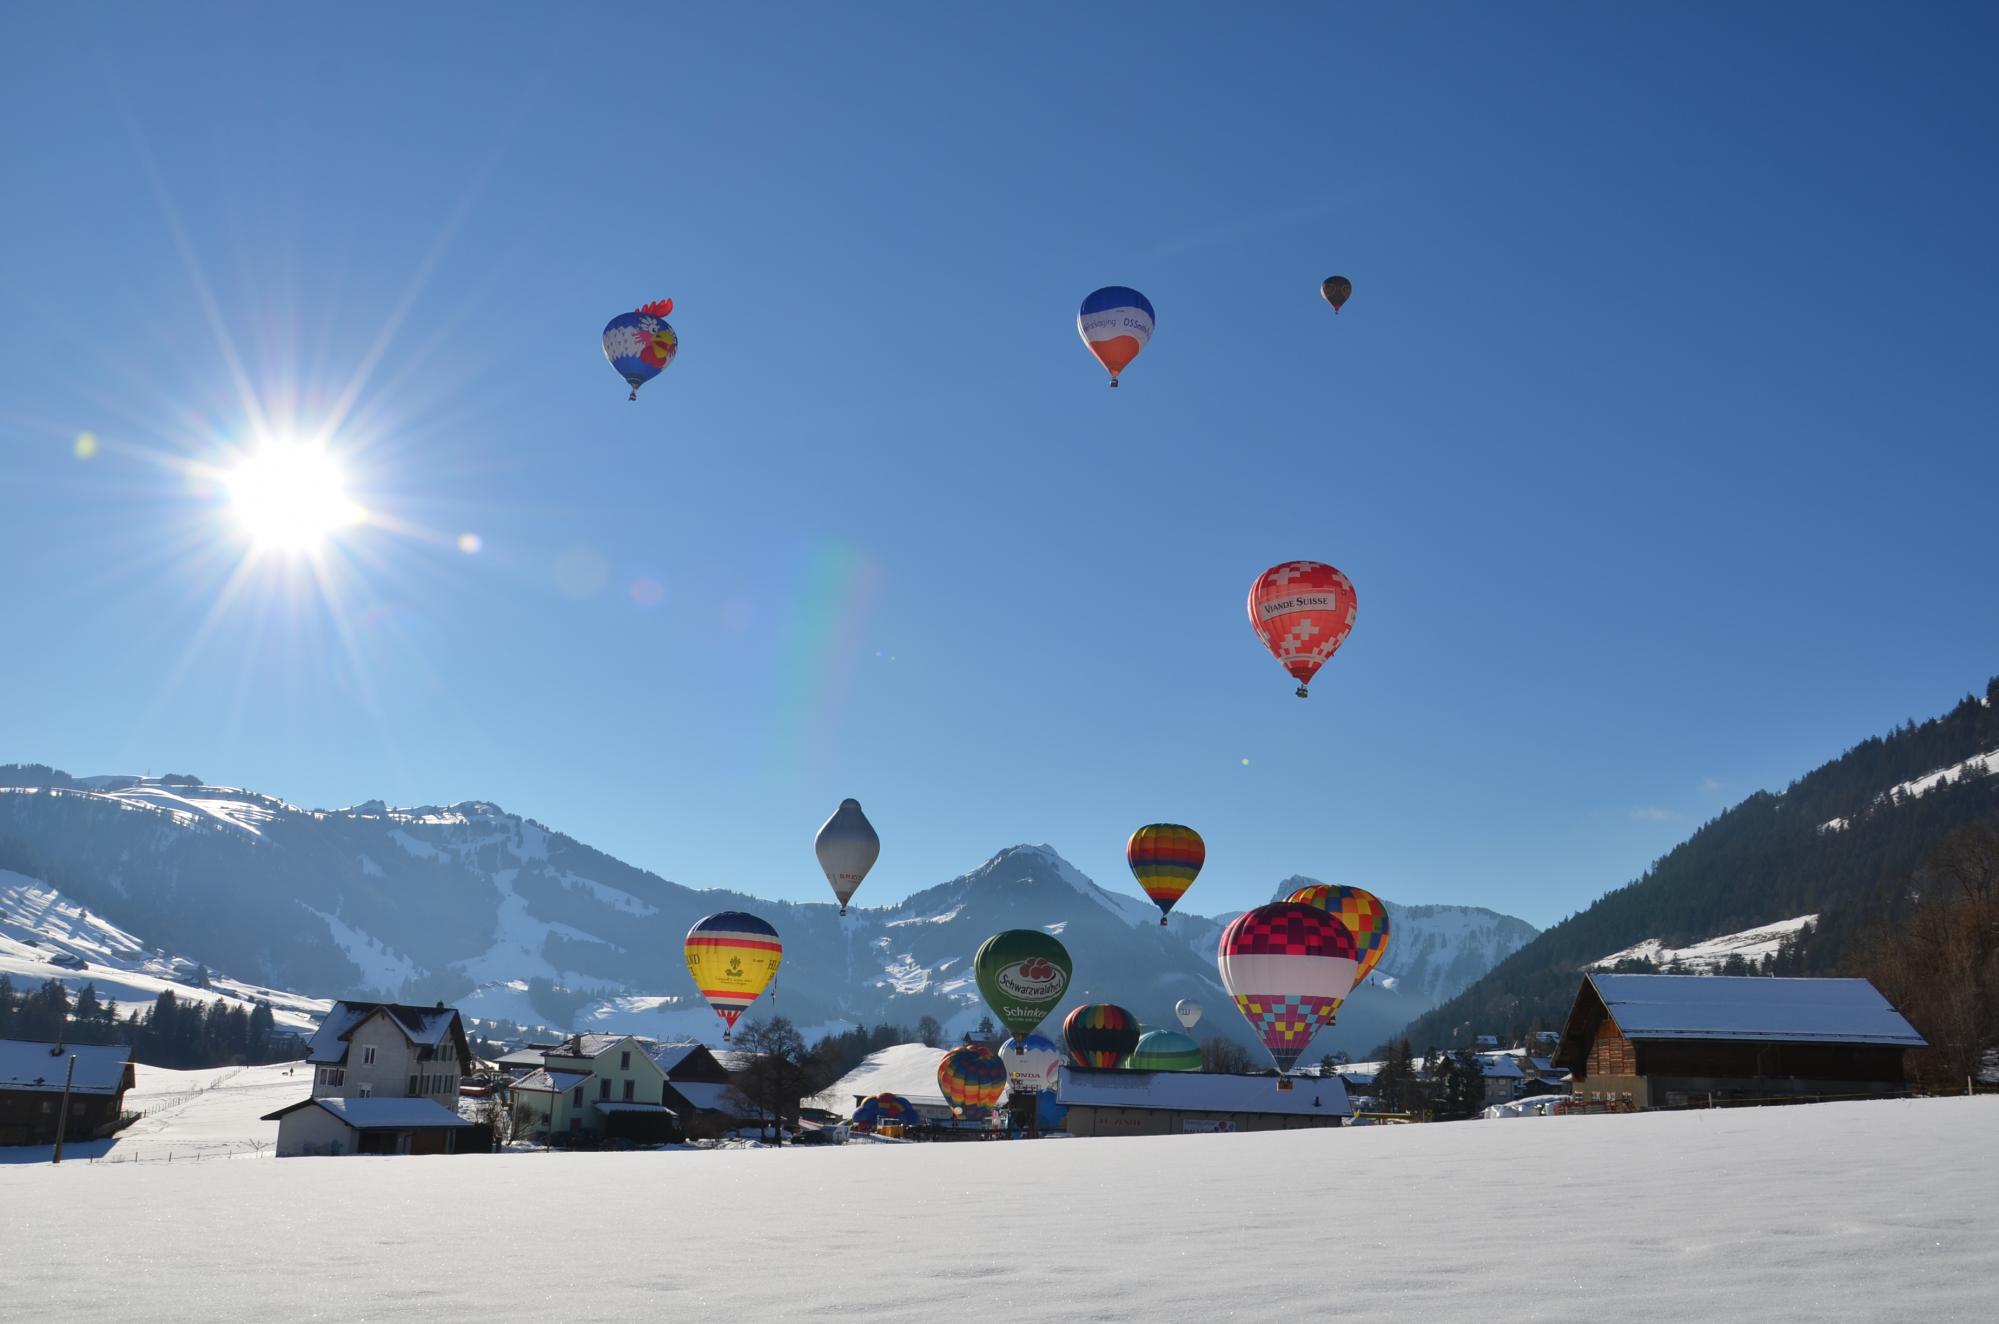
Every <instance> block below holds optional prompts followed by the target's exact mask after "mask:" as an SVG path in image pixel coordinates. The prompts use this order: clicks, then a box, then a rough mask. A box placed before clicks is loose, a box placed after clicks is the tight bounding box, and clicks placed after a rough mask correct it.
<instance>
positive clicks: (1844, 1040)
mask: <svg viewBox="0 0 1999 1324" xmlns="http://www.w3.org/2000/svg"><path fill="white" fill-rule="evenodd" d="M1587 979H1588V982H1589V984H1590V985H1591V986H1593V987H1594V988H1595V989H1596V994H1597V996H1598V997H1599V998H1601V999H1603V1005H1604V1007H1605V1008H1606V1009H1607V1010H1608V1011H1609V1012H1610V1016H1611V1019H1612V1020H1614V1021H1616V1022H1617V1028H1618V1030H1619V1032H1621V1033H1622V1034H1623V1035H1624V1037H1625V1038H1627V1039H1636V1040H1646V1039H1733V1040H1748V1041H1751V1042H1755V1043H1782V1042H1797V1043H1838V1044H1899V1045H1903V1046H1905V1047H1910V1048H1920V1047H1923V1046H1924V1043H1925V1040H1924V1039H1923V1037H1922V1036H1921V1035H1920V1034H1917V1033H1916V1030H1915V1027H1914V1026H1912V1025H1910V1024H1909V1023H1908V1021H1906V1020H1904V1019H1903V1018H1902V1014H1901V1013H1900V1012H1898V1011H1896V1010H1895V1009H1894V1007H1892V1006H1890V1005H1889V1003H1888V999H1886V998H1884V997H1882V996H1881V993H1880V991H1879V990H1878V989H1876V988H1875V987H1874V985H1872V984H1870V983H1868V982H1867V981H1866V980H1864V979H1773V978H1767V977H1763V976H1757V975H1610V974H1591V975H1589V976H1587Z"/></svg>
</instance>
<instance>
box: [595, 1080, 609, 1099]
mask: <svg viewBox="0 0 1999 1324" xmlns="http://www.w3.org/2000/svg"><path fill="white" fill-rule="evenodd" d="M597 1097H598V1098H600V1099H608V1098H610V1097H611V1078H610V1077H609V1076H606V1077H605V1078H604V1079H602V1080H600V1081H598V1082H597Z"/></svg>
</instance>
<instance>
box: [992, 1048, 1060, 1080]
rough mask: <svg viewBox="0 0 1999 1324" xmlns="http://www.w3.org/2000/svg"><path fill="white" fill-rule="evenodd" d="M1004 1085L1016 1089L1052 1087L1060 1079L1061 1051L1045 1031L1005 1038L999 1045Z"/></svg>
mask: <svg viewBox="0 0 1999 1324" xmlns="http://www.w3.org/2000/svg"><path fill="white" fill-rule="evenodd" d="M999 1058H1000V1062H1001V1064H1002V1065H1004V1066H1005V1068H1006V1076H1007V1084H1008V1085H1010V1086H1012V1087H1013V1088H1014V1089H1016V1090H1021V1091H1027V1092H1031V1091H1035V1090H1052V1089H1054V1088H1055V1087H1056V1085H1058V1084H1059V1083H1060V1081H1061V1071H1062V1050H1061V1049H1059V1048H1057V1047H1056V1046H1055V1041H1054V1040H1053V1039H1050V1038H1049V1037H1048V1036H1047V1035H1045V1034H1030V1035H1028V1036H1027V1038H1025V1039H1008V1040H1007V1041H1006V1042H1005V1043H1003V1044H1001V1045H1000V1046H999Z"/></svg>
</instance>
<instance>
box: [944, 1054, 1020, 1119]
mask: <svg viewBox="0 0 1999 1324" xmlns="http://www.w3.org/2000/svg"><path fill="white" fill-rule="evenodd" d="M937 1088H938V1089H940V1090H942V1091H944V1102H946V1103H948V1104H950V1105H951V1112H952V1113H953V1115H955V1116H958V1117H973V1118H977V1117H983V1116H985V1115H986V1114H987V1113H989V1112H991V1111H992V1110H993V1109H994V1108H996V1107H998V1106H999V1100H1000V1095H1001V1094H1003V1093H1005V1092H1006V1068H1005V1067H1003V1066H1001V1065H1000V1060H999V1059H998V1058H997V1057H995V1056H993V1050H992V1049H990V1048H988V1047H986V1046H985V1045H984V1044H960V1045H959V1046H958V1047H956V1048H954V1049H952V1050H951V1051H950V1052H948V1053H946V1054H944V1056H942V1057H940V1058H938V1059H937Z"/></svg>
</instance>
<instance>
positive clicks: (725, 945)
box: [686, 910, 784, 1043]
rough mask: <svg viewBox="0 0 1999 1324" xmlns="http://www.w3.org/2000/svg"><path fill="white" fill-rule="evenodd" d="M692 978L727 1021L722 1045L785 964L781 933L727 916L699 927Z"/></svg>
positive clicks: (691, 950) (693, 939) (736, 914)
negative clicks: (783, 963)
mask: <svg viewBox="0 0 1999 1324" xmlns="http://www.w3.org/2000/svg"><path fill="white" fill-rule="evenodd" d="M686 954H687V973H688V974H690V975H693V976H694V986H695V987H696V988H698V989H700V990H701V996H702V997H704V998H706V999H708V1005H709V1006H711V1007H713V1008H714V1009H715V1014H716V1015H717V1016H720V1017H721V1018H722V1026H723V1028H722V1041H723V1042H724V1043H726V1042H728V1039H729V1031H731V1030H733V1029H735V1028H736V1018H737V1017H738V1016H741V1015H742V1014H743V1012H744V1011H745V1010H747V1009H748V1007H749V1005H750V1004H751V1003H752V1002H755V1001H756V1000H757V997H758V995H759V994H761V993H762V992H763V991H764V990H765V989H766V988H768V987H770V981H771V980H772V979H774V978H776V977H777V967H778V964H779V963H780V962H782V961H783V960H784V944H783V943H782V942H780V941H778V937H777V930H776V929H774V928H772V927H771V926H770V925H769V924H767V923H765V922H764V921H763V920H760V919H758V918H757V917H756V916H755V915H747V914H744V913H743V912H742V911H740V910H725V911H722V912H721V913H720V914H716V915H709V916H708V917H706V918H705V919H698V920H696V921H694V927H693V928H691V929H689V930H688V931H687V951H686Z"/></svg>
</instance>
